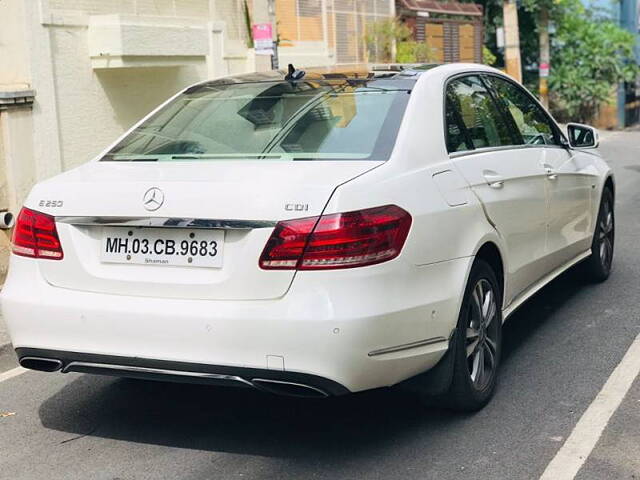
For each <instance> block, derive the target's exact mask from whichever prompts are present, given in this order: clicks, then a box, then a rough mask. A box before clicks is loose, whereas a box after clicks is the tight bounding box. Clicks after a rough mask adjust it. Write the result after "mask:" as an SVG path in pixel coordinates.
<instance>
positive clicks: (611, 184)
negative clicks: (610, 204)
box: [603, 174, 616, 200]
mask: <svg viewBox="0 0 640 480" xmlns="http://www.w3.org/2000/svg"><path fill="white" fill-rule="evenodd" d="M605 188H609V189H611V194H612V195H613V199H614V200H615V199H616V182H615V180H614V178H613V175H612V174H609V175H608V176H607V178H606V179H605V181H604V187H603V190H604V189H605Z"/></svg>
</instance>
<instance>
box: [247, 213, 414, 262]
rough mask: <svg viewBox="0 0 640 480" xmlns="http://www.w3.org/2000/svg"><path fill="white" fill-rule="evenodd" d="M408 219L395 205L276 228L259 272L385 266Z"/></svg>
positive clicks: (398, 247)
mask: <svg viewBox="0 0 640 480" xmlns="http://www.w3.org/2000/svg"><path fill="white" fill-rule="evenodd" d="M410 227H411V215H409V214H408V213H407V212H406V211H404V210H403V209H402V208H400V207H397V206H395V205H387V206H384V207H376V208H369V209H366V210H358V211H355V212H346V213H334V214H330V215H323V216H321V217H308V218H301V219H296V220H286V221H282V222H278V224H277V225H276V228H275V229H274V230H273V233H272V234H271V237H270V238H269V240H268V241H267V245H266V246H265V248H264V250H263V252H262V255H261V256H260V267H261V268H264V269H279V270H292V269H298V270H322V269H331V268H351V267H362V266H364V265H373V264H376V263H381V262H386V261H387V260H391V259H393V258H395V257H397V256H398V255H399V254H400V251H401V250H402V246H403V245H404V242H405V240H406V239H407V235H408V234H409V228H410Z"/></svg>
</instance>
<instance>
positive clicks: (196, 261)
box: [100, 227, 224, 268]
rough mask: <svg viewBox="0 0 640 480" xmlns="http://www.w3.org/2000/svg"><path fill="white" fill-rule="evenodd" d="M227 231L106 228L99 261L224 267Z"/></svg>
mask: <svg viewBox="0 0 640 480" xmlns="http://www.w3.org/2000/svg"><path fill="white" fill-rule="evenodd" d="M223 247H224V230H203V229H193V230H189V229H182V228H122V227H104V229H103V233H102V247H101V254H100V260H101V261H102V262H105V263H133V264H144V265H166V266H180V267H210V268H221V267H222V253H223Z"/></svg>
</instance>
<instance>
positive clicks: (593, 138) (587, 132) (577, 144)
mask: <svg viewBox="0 0 640 480" xmlns="http://www.w3.org/2000/svg"><path fill="white" fill-rule="evenodd" d="M567 133H568V134H569V145H571V146H572V147H573V148H598V145H599V144H600V136H599V135H598V130H596V129H595V128H593V127H590V126H589V125H582V124H580V123H570V124H568V125H567Z"/></svg>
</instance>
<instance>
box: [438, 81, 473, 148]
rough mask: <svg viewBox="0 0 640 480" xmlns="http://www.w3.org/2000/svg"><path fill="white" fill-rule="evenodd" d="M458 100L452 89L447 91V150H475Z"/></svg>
mask: <svg viewBox="0 0 640 480" xmlns="http://www.w3.org/2000/svg"><path fill="white" fill-rule="evenodd" d="M459 110H460V109H459V106H458V101H457V99H456V98H455V95H453V94H452V92H451V90H448V91H447V103H446V106H445V120H446V122H447V125H446V129H447V131H446V135H447V151H448V152H449V153H452V152H464V151H465V150H473V145H469V141H468V139H467V134H466V132H465V128H464V126H463V125H462V119H461V118H460V113H459Z"/></svg>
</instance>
